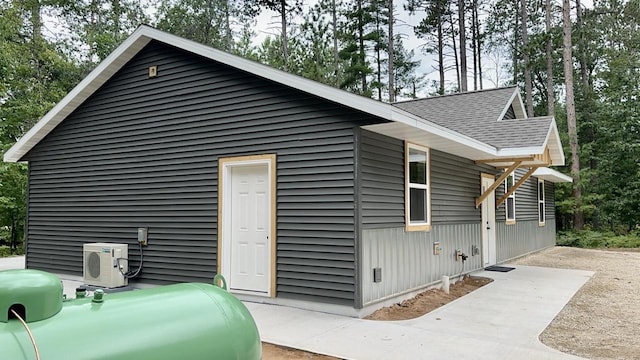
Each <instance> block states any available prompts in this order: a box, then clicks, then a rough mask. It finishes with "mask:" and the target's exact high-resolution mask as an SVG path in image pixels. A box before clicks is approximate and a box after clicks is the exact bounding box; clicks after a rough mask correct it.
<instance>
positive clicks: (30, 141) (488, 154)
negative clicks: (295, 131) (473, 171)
mask: <svg viewBox="0 0 640 360" xmlns="http://www.w3.org/2000/svg"><path fill="white" fill-rule="evenodd" d="M152 40H153V41H158V42H161V43H164V44H167V45H170V46H173V47H176V48H179V49H182V50H184V51H187V52H191V53H193V54H196V55H199V56H202V57H204V58H207V59H210V60H213V61H217V62H220V63H223V64H226V65H228V66H231V67H234V68H236V69H238V70H240V71H244V72H247V73H250V74H254V75H256V76H259V77H262V78H265V79H268V80H271V81H274V82H276V83H280V84H283V85H285V86H288V87H291V88H294V89H298V90H300V91H303V92H306V93H309V94H312V95H315V96H318V97H320V98H323V99H325V100H328V101H331V102H333V103H337V104H341V105H344V106H347V107H349V108H352V109H356V110H359V111H362V112H364V113H368V114H371V115H373V116H376V117H378V118H381V119H385V120H388V123H386V124H379V125H388V124H392V125H397V127H398V128H394V129H393V131H392V132H396V133H397V134H396V136H395V137H398V138H400V139H404V140H411V138H412V137H415V135H419V136H418V137H417V138H415V139H413V140H414V141H415V142H417V143H419V144H423V145H425V146H429V147H432V148H434V149H438V150H441V151H444V152H448V153H451V154H455V155H458V156H462V157H466V158H469V159H472V160H477V159H488V158H501V157H509V156H518V155H519V154H521V153H522V149H520V150H518V151H512V150H511V149H509V148H499V147H497V146H495V145H492V144H490V143H488V142H485V141H483V140H481V139H479V138H478V137H476V136H475V134H470V132H467V134H465V133H463V132H461V131H459V130H456V129H453V128H452V127H451V126H449V127H447V126H444V125H443V124H442V121H438V122H436V121H433V120H430V119H426V118H424V117H423V116H421V115H419V114H415V113H412V112H409V111H406V110H405V109H402V108H401V107H400V106H395V105H390V104H386V103H383V102H379V101H376V100H373V99H370V98H366V97H363V96H359V95H356V94H352V93H349V92H347V91H343V90H340V89H336V88H334V87H331V86H328V85H325V84H321V83H318V82H316V81H313V80H309V79H305V78H303V77H300V76H296V75H293V74H289V73H287V72H284V71H281V70H278V69H275V68H272V67H269V66H266V65H262V64H259V63H257V62H254V61H251V60H247V59H244V58H241V57H239V56H235V55H232V54H229V53H226V52H223V51H220V50H217V49H213V48H211V47H208V46H205V45H202V44H199V43H196V42H194V41H191V40H187V39H184V38H180V37H178V36H175V35H171V34H168V33H165V32H163V31H160V30H157V29H154V28H152V27H149V26H146V25H141V26H140V27H138V29H136V31H134V32H133V34H132V35H131V36H129V37H128V38H127V39H126V40H125V41H124V42H123V43H122V44H121V45H120V46H118V48H116V50H114V51H113V53H111V54H110V55H109V56H108V57H107V58H106V59H105V60H104V61H102V62H101V63H100V64H99V65H98V66H97V67H96V68H95V69H94V70H93V71H91V73H89V75H87V77H85V78H84V79H83V80H82V81H81V82H80V83H79V84H78V85H77V86H76V87H75V88H73V90H71V91H70V92H69V93H68V94H67V96H65V97H64V98H63V99H62V100H61V101H60V102H59V103H58V104H56V106H54V107H53V108H52V109H51V110H50V111H49V112H48V113H47V114H46V115H44V116H43V117H42V118H41V119H40V121H38V123H36V125H35V126H34V127H33V128H31V129H30V130H29V131H28V132H27V133H26V134H25V135H24V136H23V137H22V138H20V139H19V140H18V141H17V142H16V143H15V144H14V145H13V146H12V147H11V148H10V149H9V150H8V151H7V152H6V153H5V154H4V161H7V162H16V161H21V159H22V158H23V156H24V155H25V154H27V153H28V152H29V151H30V150H31V149H32V148H33V147H34V146H36V144H38V142H40V141H41V140H42V139H43V138H44V137H45V136H47V134H49V133H50V132H51V131H52V130H53V129H54V128H55V127H56V126H57V125H58V124H60V123H61V122H62V121H63V120H64V119H65V118H66V117H67V116H68V115H69V114H71V113H72V112H73V111H74V110H75V109H76V108H77V107H78V106H80V105H81V104H82V103H83V102H84V101H85V100H86V99H87V98H89V97H90V96H91V95H92V94H93V93H94V92H95V91H97V90H98V89H99V88H100V87H101V86H102V85H103V84H104V83H106V82H107V81H108V80H109V79H110V78H111V77H112V76H113V75H114V74H115V73H116V72H117V71H118V70H120V69H121V68H122V67H123V66H124V65H125V64H126V63H127V62H128V61H129V60H131V59H132V58H133V57H134V56H135V55H136V54H138V53H139V52H140V51H141V50H142V49H143V48H144V47H145V46H146V45H147V44H148V43H149V42H151V41H152ZM513 93H515V94H517V91H516V90H515V88H514V89H513ZM517 97H518V99H519V95H517ZM505 111H506V110H505ZM544 125H545V124H537V123H536V125H535V126H542V127H543V128H544ZM375 126H377V125H373V127H369V126H366V127H365V128H370V129H371V130H372V131H377V132H380V129H378V128H375ZM532 126H533V125H532ZM554 129H555V131H553V130H554ZM398 130H400V131H399V132H400V133H398ZM541 131H542V130H541ZM543 131H546V132H547V133H548V134H551V136H549V135H548V136H547V139H545V142H544V143H541V144H537V145H538V146H536V147H535V149H534V147H531V148H529V150H535V151H537V152H536V154H542V153H543V152H544V151H545V149H546V145H547V144H546V143H555V142H557V143H558V144H559V137H557V128H556V127H555V122H554V121H552V122H551V124H550V126H549V127H547V128H544V129H543ZM382 133H383V134H387V135H388V133H387V131H385V130H384V129H383V132H382ZM391 136H394V135H391ZM555 137H557V139H552V140H551V141H549V139H550V138H555ZM559 150H560V151H559V152H558V151H557V149H555V148H552V149H551V158H552V159H553V162H552V163H553V165H563V164H564V155H563V153H562V147H561V146H560V147H559ZM530 154H532V153H527V155H530Z"/></svg>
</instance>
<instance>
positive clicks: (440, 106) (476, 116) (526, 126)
mask: <svg viewBox="0 0 640 360" xmlns="http://www.w3.org/2000/svg"><path fill="white" fill-rule="evenodd" d="M515 91H517V90H516V88H515V87H506V88H498V89H491V90H481V91H473V92H467V93H462V94H452V95H443V96H434V97H429V98H424V99H417V100H410V101H403V102H397V103H394V104H393V106H395V107H398V108H400V109H402V110H404V111H407V112H409V113H412V114H414V115H416V116H419V117H421V118H423V119H425V120H428V121H431V122H433V123H436V124H438V125H441V126H444V127H446V128H448V129H451V130H453V131H456V132H459V133H461V134H464V135H467V136H469V137H471V138H474V139H477V140H479V141H482V142H483V143H485V144H488V145H492V146H494V147H496V148H498V149H502V148H518V147H532V146H540V145H542V144H543V143H544V141H545V139H546V137H547V134H548V132H549V126H550V125H551V122H552V121H553V118H552V117H550V116H546V117H537V118H527V119H510V120H506V119H505V120H502V119H500V117H501V116H502V114H503V111H504V110H505V108H506V107H507V106H510V105H511V101H512V98H513V95H514V92H515Z"/></svg>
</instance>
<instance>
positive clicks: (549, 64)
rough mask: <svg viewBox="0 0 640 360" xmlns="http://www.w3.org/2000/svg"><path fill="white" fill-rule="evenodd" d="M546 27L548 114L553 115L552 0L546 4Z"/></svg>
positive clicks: (548, 0)
mask: <svg viewBox="0 0 640 360" xmlns="http://www.w3.org/2000/svg"><path fill="white" fill-rule="evenodd" d="M545 7H546V10H545V29H546V31H547V37H548V39H547V47H546V55H547V115H549V116H553V114H554V112H555V99H556V98H555V94H554V91H553V58H552V50H553V39H551V0H546V4H545Z"/></svg>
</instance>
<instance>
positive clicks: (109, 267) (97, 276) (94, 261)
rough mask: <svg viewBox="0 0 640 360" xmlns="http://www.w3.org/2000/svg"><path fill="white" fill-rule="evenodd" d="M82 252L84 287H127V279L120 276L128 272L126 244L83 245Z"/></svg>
mask: <svg viewBox="0 0 640 360" xmlns="http://www.w3.org/2000/svg"><path fill="white" fill-rule="evenodd" d="M83 252H84V257H83V258H84V262H83V271H82V273H83V277H84V283H85V284H86V285H89V286H98V287H104V288H115V287H120V286H125V285H127V278H125V277H124V275H122V274H123V273H126V272H127V271H128V270H129V269H128V261H127V260H126V259H127V258H128V256H129V247H128V245H127V244H109V243H91V244H84V246H83ZM118 259H120V261H118Z"/></svg>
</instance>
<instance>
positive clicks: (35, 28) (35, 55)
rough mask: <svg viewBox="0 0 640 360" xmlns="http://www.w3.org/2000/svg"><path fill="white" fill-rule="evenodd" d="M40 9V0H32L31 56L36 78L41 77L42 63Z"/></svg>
mask: <svg viewBox="0 0 640 360" xmlns="http://www.w3.org/2000/svg"><path fill="white" fill-rule="evenodd" d="M41 10H42V8H41V5H40V0H34V1H33V2H32V3H31V9H29V11H30V12H31V26H32V29H31V31H32V38H31V51H32V53H31V58H32V59H33V63H34V69H35V71H36V74H37V76H38V78H40V77H41V70H42V66H41V65H42V64H40V45H41V44H42V19H41V16H40V11H41Z"/></svg>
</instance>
